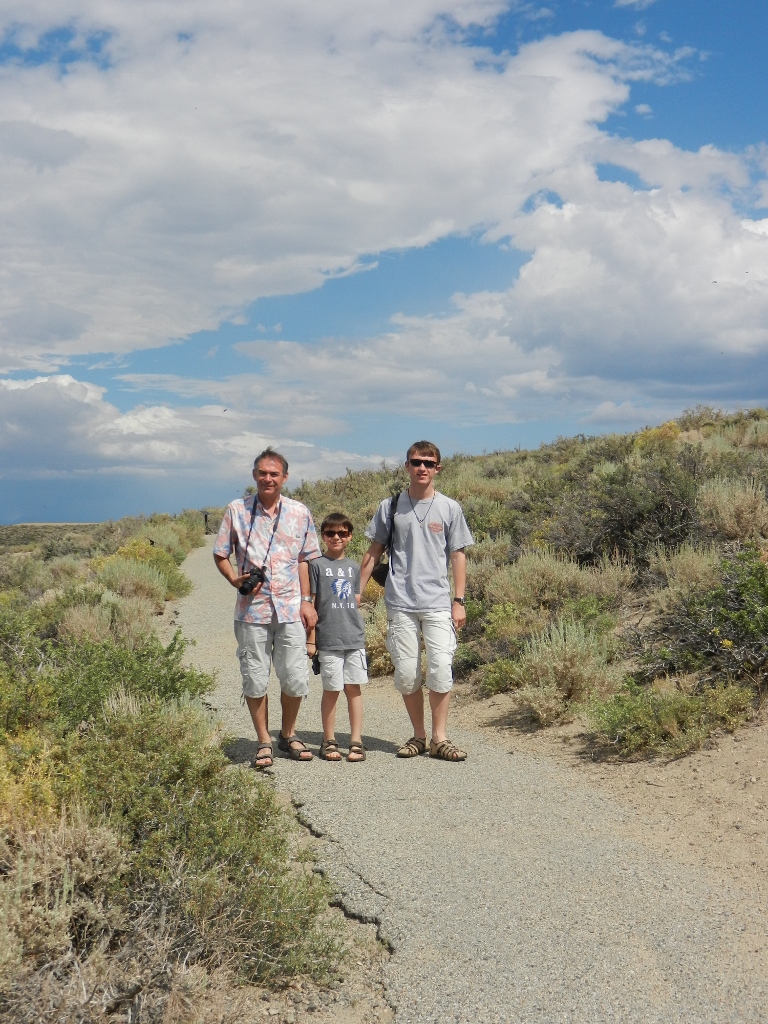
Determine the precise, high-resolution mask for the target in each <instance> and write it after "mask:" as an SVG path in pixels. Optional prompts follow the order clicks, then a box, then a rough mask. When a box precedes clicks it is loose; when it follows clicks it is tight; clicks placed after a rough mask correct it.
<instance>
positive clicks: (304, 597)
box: [301, 594, 314, 604]
mask: <svg viewBox="0 0 768 1024" xmlns="http://www.w3.org/2000/svg"><path fill="white" fill-rule="evenodd" d="M301 600H302V601H309V603H310V604H313V603H314V602H313V599H312V598H311V597H308V596H307V595H306V594H302V595H301Z"/></svg>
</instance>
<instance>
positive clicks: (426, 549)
mask: <svg viewBox="0 0 768 1024" xmlns="http://www.w3.org/2000/svg"><path fill="white" fill-rule="evenodd" d="M390 506H391V499H390V498H385V499H384V501H382V503H381V504H380V505H379V508H378V511H377V513H376V515H375V516H374V517H373V519H372V520H371V522H370V523H369V524H368V529H367V530H366V531H365V535H366V537H368V539H369V540H374V541H376V542H377V543H378V544H386V543H387V539H388V538H389V510H390ZM473 543H474V541H473V540H472V534H471V533H470V532H469V527H468V526H467V521H466V519H465V518H464V513H463V512H462V511H461V505H459V503H458V501H454V500H453V498H447V497H446V496H445V495H444V494H441V493H440V492H439V491H435V495H434V498H432V499H430V498H427V499H425V500H422V501H414V502H412V501H411V499H410V497H409V496H408V492H407V491H404V492H403V493H402V494H401V495H400V500H399V501H398V503H397V511H396V512H395V533H394V539H393V543H392V554H391V557H390V566H389V575H388V576H387V586H386V589H385V591H384V600H385V601H386V604H387V608H390V609H392V611H403V612H441V611H446V610H448V611H450V608H451V588H450V584H449V583H448V565H449V561H450V554H451V552H452V551H458V550H460V549H461V548H466V547H469V546H470V544H473ZM313 564H314V563H312V562H310V566H311V565H313Z"/></svg>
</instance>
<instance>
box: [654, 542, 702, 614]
mask: <svg viewBox="0 0 768 1024" xmlns="http://www.w3.org/2000/svg"><path fill="white" fill-rule="evenodd" d="M649 569H650V572H651V574H652V575H654V576H656V577H658V578H659V579H662V580H664V582H665V583H666V586H665V587H663V588H662V589H660V590H656V591H654V592H653V593H652V594H651V601H652V604H653V605H654V607H655V608H656V609H657V610H658V611H667V610H668V609H669V608H670V607H671V606H672V605H673V604H676V603H677V602H678V601H680V600H681V599H683V600H685V599H687V598H690V597H693V596H694V595H695V594H703V593H706V592H707V591H708V590H712V589H714V588H715V587H716V586H717V585H718V583H719V582H720V555H719V553H718V551H717V548H715V547H714V546H713V545H708V546H700V545H696V544H693V543H691V542H689V541H687V542H686V543H685V544H682V545H681V546H680V547H679V548H677V549H675V550H671V551H670V550H668V549H665V548H662V547H659V548H657V549H656V551H654V552H653V553H652V554H651V558H650V565H649Z"/></svg>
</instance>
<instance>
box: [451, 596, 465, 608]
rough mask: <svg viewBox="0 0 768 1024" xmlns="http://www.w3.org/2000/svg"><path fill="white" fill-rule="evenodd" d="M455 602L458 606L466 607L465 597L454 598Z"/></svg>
mask: <svg viewBox="0 0 768 1024" xmlns="http://www.w3.org/2000/svg"><path fill="white" fill-rule="evenodd" d="M453 600H454V601H455V602H456V604H460V605H461V607H462V608H463V607H464V598H463V597H454V599H453Z"/></svg>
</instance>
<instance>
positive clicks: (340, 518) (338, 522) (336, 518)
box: [320, 512, 354, 533]
mask: <svg viewBox="0 0 768 1024" xmlns="http://www.w3.org/2000/svg"><path fill="white" fill-rule="evenodd" d="M326 526H335V527H337V528H338V527H340V526H343V527H344V529H345V530H348V531H349V532H350V533H352V531H353V530H354V526H353V525H352V520H351V519H350V518H349V516H347V515H345V514H344V513H343V512H331V514H330V515H329V516H326V517H325V519H324V520H323V521H322V523H321V524H320V533H324V532H325V528H326Z"/></svg>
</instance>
